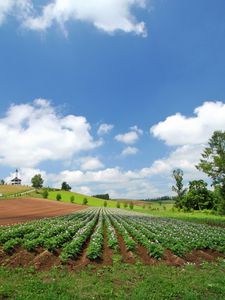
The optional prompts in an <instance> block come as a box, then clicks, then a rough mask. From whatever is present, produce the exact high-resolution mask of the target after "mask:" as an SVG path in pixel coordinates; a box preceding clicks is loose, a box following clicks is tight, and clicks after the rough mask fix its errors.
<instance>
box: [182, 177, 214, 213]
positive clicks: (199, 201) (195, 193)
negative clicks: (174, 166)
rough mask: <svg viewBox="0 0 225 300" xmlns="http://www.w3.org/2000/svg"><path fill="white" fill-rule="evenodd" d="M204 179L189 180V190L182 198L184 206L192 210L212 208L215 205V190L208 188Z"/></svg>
mask: <svg viewBox="0 0 225 300" xmlns="http://www.w3.org/2000/svg"><path fill="white" fill-rule="evenodd" d="M207 185H208V184H207V183H206V182H205V181H204V180H193V181H190V182H189V190H188V192H187V194H186V195H185V196H184V198H183V200H182V207H184V208H186V209H188V210H190V209H194V210H201V209H212V208H213V207H214V196H213V192H211V191H209V190H208V189H207Z"/></svg>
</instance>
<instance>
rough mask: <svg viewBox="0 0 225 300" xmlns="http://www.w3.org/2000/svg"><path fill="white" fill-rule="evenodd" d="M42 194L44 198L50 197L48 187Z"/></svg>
mask: <svg viewBox="0 0 225 300" xmlns="http://www.w3.org/2000/svg"><path fill="white" fill-rule="evenodd" d="M42 195H43V198H44V199H48V191H47V189H44V191H43V193H42Z"/></svg>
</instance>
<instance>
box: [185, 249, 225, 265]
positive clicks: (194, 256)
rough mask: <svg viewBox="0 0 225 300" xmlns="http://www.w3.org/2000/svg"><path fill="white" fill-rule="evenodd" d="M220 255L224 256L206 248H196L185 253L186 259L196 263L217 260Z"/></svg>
mask: <svg viewBox="0 0 225 300" xmlns="http://www.w3.org/2000/svg"><path fill="white" fill-rule="evenodd" d="M220 257H224V255H223V254H221V253H219V252H217V251H214V250H210V249H205V250H194V251H192V252H191V253H188V254H186V255H185V259H186V260H187V261H188V262H191V263H194V264H196V265H200V264H202V263H203V262H204V261H209V262H212V261H215V260H217V259H218V258H220Z"/></svg>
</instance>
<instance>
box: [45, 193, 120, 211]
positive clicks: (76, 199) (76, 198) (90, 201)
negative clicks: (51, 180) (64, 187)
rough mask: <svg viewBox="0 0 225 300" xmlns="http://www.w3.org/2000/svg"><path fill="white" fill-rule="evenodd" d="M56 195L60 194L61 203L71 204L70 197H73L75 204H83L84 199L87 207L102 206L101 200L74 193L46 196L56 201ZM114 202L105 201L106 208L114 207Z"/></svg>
mask: <svg viewBox="0 0 225 300" xmlns="http://www.w3.org/2000/svg"><path fill="white" fill-rule="evenodd" d="M57 194H61V196H62V199H61V201H62V202H71V196H74V203H76V204H83V200H84V198H86V199H87V200H88V203H87V205H90V206H104V201H105V200H103V199H98V198H95V197H91V196H86V195H82V194H78V193H74V192H66V191H54V192H52V191H50V192H49V195H48V199H51V200H56V195H57ZM116 203H117V202H116V201H113V200H107V207H116Z"/></svg>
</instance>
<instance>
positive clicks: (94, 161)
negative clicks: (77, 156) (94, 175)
mask: <svg viewBox="0 0 225 300" xmlns="http://www.w3.org/2000/svg"><path fill="white" fill-rule="evenodd" d="M81 162H82V163H81V170H84V171H87V170H98V169H102V168H104V165H103V163H102V162H101V161H100V160H99V159H98V158H97V157H84V158H82V159H81Z"/></svg>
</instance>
